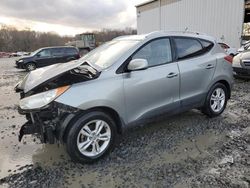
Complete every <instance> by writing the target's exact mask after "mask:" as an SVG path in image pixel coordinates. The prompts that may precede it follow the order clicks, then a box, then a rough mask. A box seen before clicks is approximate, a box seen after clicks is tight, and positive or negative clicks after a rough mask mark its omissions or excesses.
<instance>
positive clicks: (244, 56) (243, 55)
mask: <svg viewBox="0 0 250 188" xmlns="http://www.w3.org/2000/svg"><path fill="white" fill-rule="evenodd" d="M239 57H240V59H241V60H250V51H249V50H248V51H244V52H242V53H240V54H239Z"/></svg>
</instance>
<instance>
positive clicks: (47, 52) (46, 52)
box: [38, 50, 51, 57]
mask: <svg viewBox="0 0 250 188" xmlns="http://www.w3.org/2000/svg"><path fill="white" fill-rule="evenodd" d="M38 55H39V56H40V57H50V56H51V53H50V50H42V51H40V52H39V53H38Z"/></svg>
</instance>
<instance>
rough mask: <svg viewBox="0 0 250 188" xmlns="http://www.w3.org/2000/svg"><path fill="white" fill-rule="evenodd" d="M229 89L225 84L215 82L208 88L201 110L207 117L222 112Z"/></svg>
mask: <svg viewBox="0 0 250 188" xmlns="http://www.w3.org/2000/svg"><path fill="white" fill-rule="evenodd" d="M228 96H229V91H228V89H227V88H226V86H225V85H223V84H221V83H216V84H215V85H213V86H212V88H211V89H210V90H209V92H208V95H207V98H206V101H205V104H204V106H203V108H202V112H203V113H204V114H206V115H208V116H209V117H216V116H219V115H220V114H222V113H223V111H224V110H225V108H226V105H227V101H228Z"/></svg>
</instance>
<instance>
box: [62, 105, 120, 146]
mask: <svg viewBox="0 0 250 188" xmlns="http://www.w3.org/2000/svg"><path fill="white" fill-rule="evenodd" d="M94 111H99V112H103V113H106V114H108V115H109V116H110V117H111V118H112V119H113V120H114V121H115V124H116V126H117V133H118V134H122V133H123V131H124V124H125V123H124V121H123V120H122V118H121V117H120V116H119V114H118V112H117V111H115V110H114V109H112V108H110V107H106V106H98V107H94V108H90V109H87V110H81V111H80V112H78V113H77V114H74V115H73V114H68V115H67V116H66V117H65V118H64V120H63V122H62V124H61V127H60V130H59V132H60V133H59V140H60V141H62V142H64V143H65V141H66V137H67V133H68V132H69V130H70V124H73V123H74V122H75V121H77V119H78V118H79V117H81V116H83V115H85V114H87V113H90V112H94Z"/></svg>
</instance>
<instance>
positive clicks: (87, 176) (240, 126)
mask: <svg viewBox="0 0 250 188" xmlns="http://www.w3.org/2000/svg"><path fill="white" fill-rule="evenodd" d="M13 66H14V59H13V58H12V59H0V89H1V92H0V95H1V96H0V99H1V102H0V187H17V188H18V187H249V186H250V115H249V114H250V82H247V81H242V80H235V86H234V90H233V93H232V99H231V100H230V101H229V102H228V107H227V109H226V111H225V112H224V113H223V114H222V115H221V116H220V117H217V118H213V119H209V118H207V117H206V116H204V115H203V114H202V113H200V112H199V111H198V110H191V111H188V112H186V113H182V114H180V115H177V116H174V117H170V118H168V119H166V120H164V121H160V122H155V123H151V124H149V125H146V126H144V127H138V128H135V129H133V130H131V131H130V132H128V133H125V134H124V135H123V136H121V137H120V138H119V141H118V142H117V144H116V147H115V149H114V151H112V152H111V153H110V154H109V155H108V156H107V157H105V158H104V159H102V160H100V161H99V162H97V163H95V164H92V165H80V164H76V163H73V162H72V161H71V160H70V158H69V157H68V155H67V153H66V152H65V148H64V146H62V145H42V144H40V143H39V140H38V139H36V138H35V137H31V136H26V137H24V139H23V141H22V143H19V142H18V140H17V135H18V131H19V128H20V125H21V124H22V123H24V122H25V119H24V117H22V116H20V115H19V114H18V113H17V110H16V108H17V107H16V106H17V104H18V99H19V96H18V94H15V93H14V91H13V88H14V86H15V84H17V82H18V80H19V79H20V78H22V77H23V76H24V75H25V74H26V73H25V72H24V71H20V70H17V69H15V68H14V67H13Z"/></svg>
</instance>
